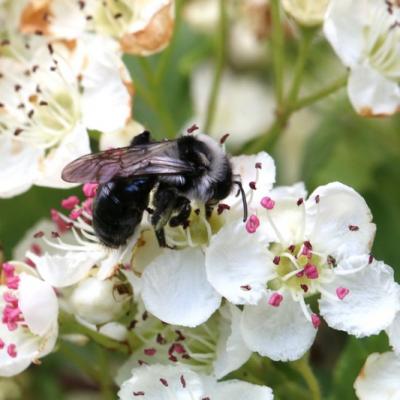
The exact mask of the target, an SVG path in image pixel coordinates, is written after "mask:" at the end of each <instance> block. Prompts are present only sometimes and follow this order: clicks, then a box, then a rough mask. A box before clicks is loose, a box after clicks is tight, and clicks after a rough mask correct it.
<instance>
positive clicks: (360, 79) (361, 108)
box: [347, 65, 400, 117]
mask: <svg viewBox="0 0 400 400" xmlns="http://www.w3.org/2000/svg"><path fill="white" fill-rule="evenodd" d="M347 88H348V92H349V98H350V100H351V103H352V104H353V107H354V108H355V109H356V111H357V112H358V113H359V114H361V115H363V116H366V117H371V116H385V115H391V114H394V113H395V112H397V111H398V110H399V109H400V87H399V85H398V83H397V82H396V81H395V80H390V79H387V78H385V77H384V76H383V75H381V74H380V73H379V72H378V71H377V70H375V69H373V68H371V67H369V66H368V65H365V66H364V65H363V66H358V67H356V68H353V69H352V70H351V73H350V77H349V82H348V87H347Z"/></svg>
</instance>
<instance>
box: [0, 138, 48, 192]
mask: <svg viewBox="0 0 400 400" xmlns="http://www.w3.org/2000/svg"><path fill="white" fill-rule="evenodd" d="M42 152H43V151H42V150H39V149H35V148H34V147H32V146H30V145H25V144H22V143H20V142H17V141H15V140H12V139H11V138H10V137H8V136H7V135H5V134H2V135H0V198H6V197H13V196H16V195H18V194H20V193H23V192H25V191H26V190H28V189H29V188H30V187H31V186H32V183H33V181H34V179H35V177H36V175H37V171H38V162H39V157H40V156H41V154H42Z"/></svg>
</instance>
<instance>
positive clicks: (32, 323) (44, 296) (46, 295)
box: [18, 273, 58, 335]
mask: <svg viewBox="0 0 400 400" xmlns="http://www.w3.org/2000/svg"><path fill="white" fill-rule="evenodd" d="M18 304H19V307H20V309H21V312H22V314H23V316H24V319H25V321H26V323H27V325H28V327H29V329H30V330H31V331H32V333H34V334H36V335H44V334H45V333H46V332H47V331H48V330H49V329H50V327H51V326H52V325H54V324H55V323H56V321H57V317H58V301H57V296H56V294H55V292H54V289H53V288H52V287H51V286H50V285H49V284H48V283H47V282H44V281H42V280H40V279H38V278H35V277H33V276H31V275H28V274H25V273H22V274H21V275H20V283H19V303H18Z"/></svg>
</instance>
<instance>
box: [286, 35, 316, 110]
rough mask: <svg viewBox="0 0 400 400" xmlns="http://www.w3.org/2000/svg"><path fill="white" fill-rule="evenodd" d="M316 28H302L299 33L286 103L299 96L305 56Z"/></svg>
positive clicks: (294, 101)
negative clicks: (299, 37) (300, 34)
mask: <svg viewBox="0 0 400 400" xmlns="http://www.w3.org/2000/svg"><path fill="white" fill-rule="evenodd" d="M316 32H317V31H316V29H310V28H307V29H306V28H304V29H303V30H302V31H301V33H302V36H301V40H300V45H299V54H298V56H297V60H296V65H295V67H294V76H293V81H292V85H291V88H290V91H289V95H288V98H287V104H288V105H289V106H290V105H291V104H295V103H296V101H297V98H298V96H299V91H300V87H301V83H302V81H303V77H304V67H305V65H306V61H307V57H308V54H309V52H310V48H311V43H312V41H313V38H314V35H315V33H316Z"/></svg>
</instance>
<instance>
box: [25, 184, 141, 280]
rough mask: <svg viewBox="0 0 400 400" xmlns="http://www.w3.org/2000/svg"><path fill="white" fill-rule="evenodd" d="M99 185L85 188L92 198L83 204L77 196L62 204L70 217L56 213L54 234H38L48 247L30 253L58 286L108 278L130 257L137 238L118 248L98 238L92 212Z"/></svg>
mask: <svg viewBox="0 0 400 400" xmlns="http://www.w3.org/2000/svg"><path fill="white" fill-rule="evenodd" d="M96 186H97V185H91V184H86V185H84V187H83V190H84V193H85V194H86V195H88V198H87V199H86V200H84V201H83V202H82V203H80V200H79V199H78V198H77V197H76V196H70V197H68V198H67V199H65V200H64V201H63V202H62V204H63V206H64V208H66V209H68V210H70V215H69V216H68V217H67V216H65V215H64V214H62V213H59V212H57V211H56V210H52V219H53V221H54V222H55V223H56V225H57V227H55V229H54V231H53V232H44V231H40V232H38V233H37V236H38V237H39V238H41V240H42V241H43V242H44V243H45V244H46V247H45V248H44V249H43V251H42V252H41V253H40V254H37V253H36V254H35V252H34V251H32V249H30V251H28V252H27V253H26V257H27V258H28V259H29V260H31V262H33V263H34V264H35V266H36V268H37V271H38V272H39V274H40V275H41V277H42V278H43V279H44V280H46V281H47V282H49V283H50V284H51V285H52V286H54V287H59V288H63V287H68V286H72V285H75V284H77V283H78V282H80V281H81V280H82V279H85V278H87V277H88V276H89V275H92V276H93V275H95V276H96V277H97V278H98V279H101V280H104V279H107V278H109V277H111V276H113V275H114V274H115V272H116V271H117V270H118V269H119V268H120V266H121V265H123V264H124V263H126V262H127V261H128V259H129V258H130V253H131V250H132V247H133V246H134V244H135V243H136V238H137V235H134V236H133V237H132V238H131V239H130V240H129V241H128V243H127V245H125V246H121V247H119V248H118V249H110V248H108V247H106V246H104V245H103V244H102V243H101V242H100V241H99V239H98V238H97V237H96V235H95V232H94V230H93V227H92V225H91V220H92V215H91V213H92V202H93V196H94V195H95V191H94V190H93V188H94V187H96Z"/></svg>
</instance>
